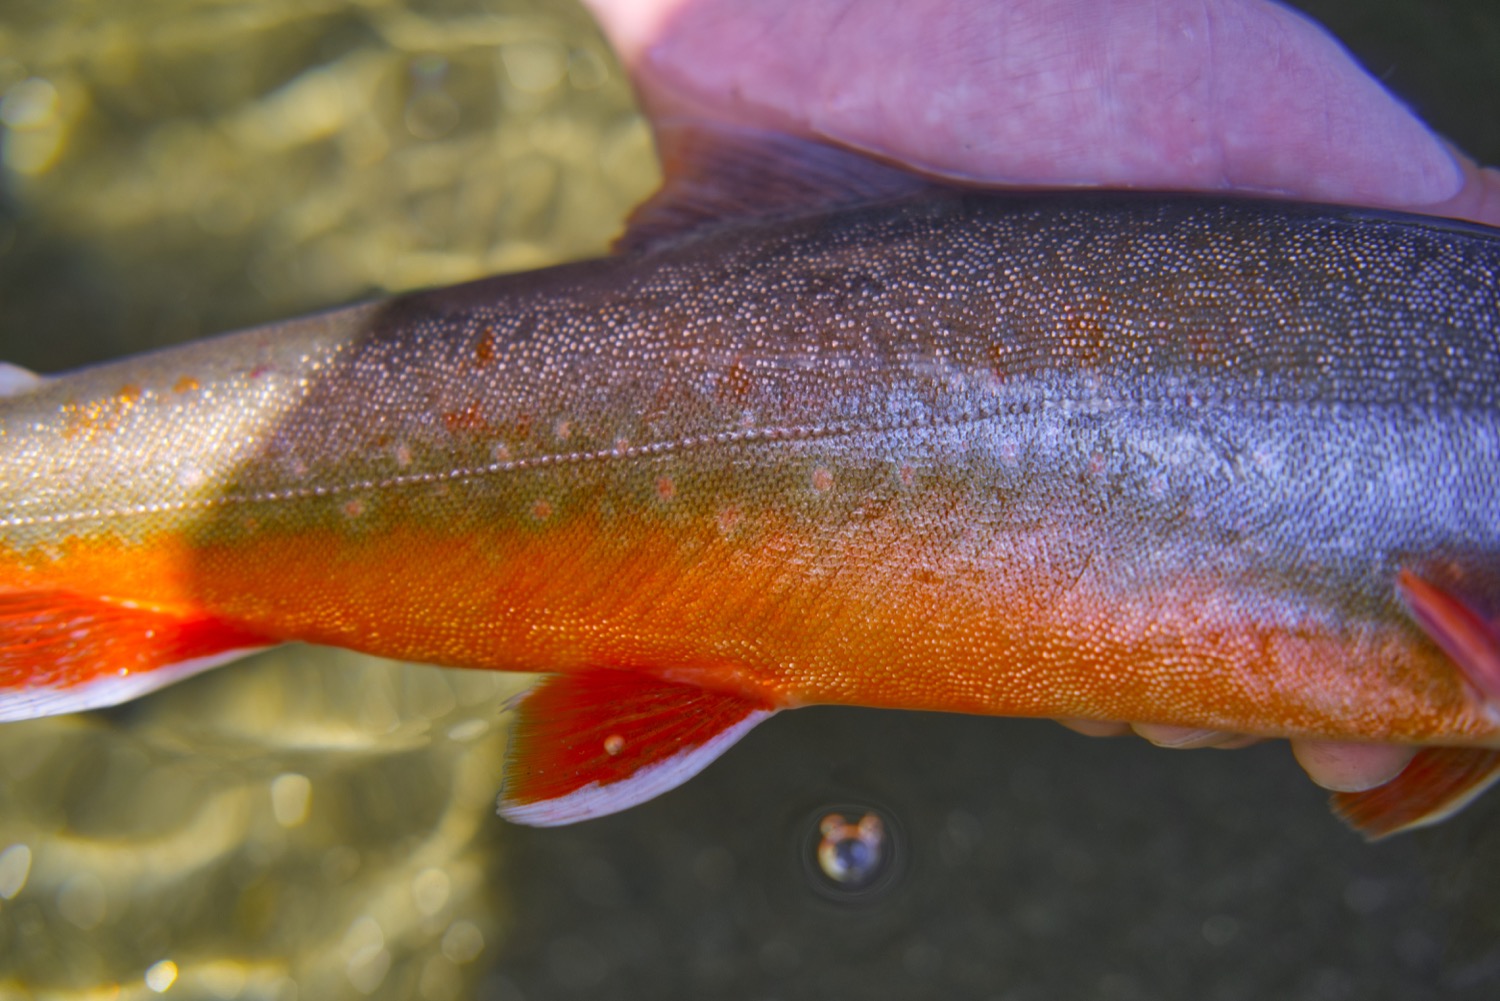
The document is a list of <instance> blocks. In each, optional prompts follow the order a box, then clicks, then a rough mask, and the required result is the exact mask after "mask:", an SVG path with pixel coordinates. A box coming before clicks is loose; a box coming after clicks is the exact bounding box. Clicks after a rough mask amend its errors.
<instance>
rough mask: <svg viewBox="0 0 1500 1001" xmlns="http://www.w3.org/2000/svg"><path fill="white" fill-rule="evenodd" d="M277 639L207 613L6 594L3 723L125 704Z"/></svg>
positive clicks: (2, 605) (0, 666)
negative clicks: (168, 610) (167, 610)
mask: <svg viewBox="0 0 1500 1001" xmlns="http://www.w3.org/2000/svg"><path fill="white" fill-rule="evenodd" d="M273 642H274V641H273V640H271V639H268V638H267V637H264V636H261V635H259V634H257V633H254V632H251V631H249V630H247V629H244V628H243V627H240V626H236V625H234V624H232V623H227V622H224V621H222V620H220V619H216V618H213V617H211V616H206V615H203V614H201V613H182V612H166V611H161V610H158V609H152V608H143V607H139V606H133V605H130V604H128V603H125V602H117V601H111V600H104V599H98V598H84V597H80V596H78V595H75V594H71V593H69V592H66V591H14V592H8V593H0V721H8V720H20V719H31V718H32V717H35V716H49V715H53V714H56V713H70V712H79V711H82V710H84V709H97V708H100V707H103V706H112V705H116V704H118V703H121V702H126V701H128V700H130V699H133V698H136V697H137V696H140V695H144V694H146V693H147V692H151V691H155V690H156V689H158V688H161V687H162V686H164V685H169V684H171V683H172V682H174V681H179V680H181V679H183V678H186V677H188V676H189V675H192V674H197V673H198V672H199V671H206V670H208V669H209V668H210V667H217V666H218V665H220V664H223V663H225V662H227V661H230V660H233V659H235V658H237V657H243V656H245V655H246V654H249V653H253V652H255V651H256V650H259V649H263V648H264V647H267V646H270V645H272V644H273Z"/></svg>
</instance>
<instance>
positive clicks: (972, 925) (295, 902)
mask: <svg viewBox="0 0 1500 1001" xmlns="http://www.w3.org/2000/svg"><path fill="white" fill-rule="evenodd" d="M0 2H3V6H4V9H3V16H0V94H3V95H4V97H3V100H0V121H3V122H4V123H5V125H4V140H3V142H4V145H3V150H0V157H3V164H4V166H3V174H0V176H3V188H0V339H3V349H4V350H3V357H5V358H6V359H8V360H11V361H14V362H18V363H20V364H25V365H30V366H34V367H38V368H42V369H56V368H60V367H65V366H69V365H75V364H80V363H84V362H87V361H91V360H96V359H99V358H104V357H110V356H113V355H116V354H120V353H124V352H126V351H130V350H139V349H141V348H144V347H148V346H152V345H157V344H163V343H168V342H172V341H177V340H182V339H186V338H190V337H194V336H199V335H202V334H205V333H209V332H213V331H216V330H223V329H229V328H233V327H238V326H244V325H248V324H251V323H255V322H259V321H262V320H269V319H275V318H279V317H284V316H289V315H294V314H296V313H300V312H305V311H308V310H311V309H315V308H319V307H322V306H326V305H331V304H335V303H340V302H346V301H351V300H354V299H359V298H362V297H366V296H369V295H371V294H375V293H377V292H380V291H395V290H399V289H405V288H412V287H417V286H422V285H428V284H435V283H442V282H452V281H459V280H462V279H464V278H468V277H473V276H477V275H481V274H485V273H489V272H492V271H497V270H515V269H521V268H529V267H535V266H539V265H542V264H545V263H548V262H552V261H556V260H562V259H567V258H574V257H580V256H587V255H592V254H597V253H600V252H602V251H603V250H604V249H605V247H606V246H607V243H608V240H609V239H610V237H611V236H612V235H613V234H614V232H615V231H616V229H617V228H618V226H619V223H620V220H621V219H622V218H623V216H624V213H625V211H626V210H627V209H628V207H629V206H630V205H631V204H632V203H634V202H635V201H637V200H638V199H639V198H640V197H642V196H643V195H644V194H645V193H646V192H647V191H649V190H650V189H651V187H652V186H653V185H654V183H655V180H656V173H655V165H654V162H653V161H652V158H651V155H650V147H649V140H648V136H647V133H646V130H645V128H644V125H643V123H642V122H641V120H640V118H639V116H638V115H637V114H636V112H635V111H634V108H633V105H632V104H631V100H630V95H629V92H628V89H627V88H626V86H625V84H624V82H623V80H622V79H621V77H620V74H619V71H618V69H617V68H616V67H615V65H614V63H613V61H612V59H611V58H610V56H609V55H608V53H607V51H606V49H605V48H604V46H603V45H602V43H601V42H600V40H599V38H598V37H597V34H596V33H595V31H594V30H593V28H592V26H591V24H590V23H589V21H588V19H587V17H586V16H585V15H584V14H583V13H582V12H580V11H578V10H576V9H574V8H572V7H569V6H564V5H559V4H553V3H541V2H532V3H518V2H510V0H505V2H494V3H479V2H463V0H450V2H446V3H438V2H429V3H421V4H410V5H407V6H405V7H403V6H402V5H399V4H396V3H381V2H376V0H370V2H366V3H361V4H352V3H337V2H332V0H324V2H313V3H309V2H306V0H266V2H257V3H241V4H233V5H224V4H218V3H213V2H211V0H136V2H132V3H127V4H120V3H115V4H99V3H91V2H87V0H66V2H56V3H23V2H18V0H0ZM1316 12H1317V13H1318V14H1319V15H1320V16H1321V17H1323V18H1325V19H1326V20H1328V21H1330V22H1331V23H1334V24H1335V25H1336V26H1338V28H1339V30H1340V31H1341V32H1342V33H1343V34H1344V37H1345V38H1346V39H1348V40H1350V42H1351V44H1353V45H1354V46H1355V47H1356V49H1357V50H1358V51H1359V52H1361V53H1362V54H1364V55H1365V58H1366V59H1367V61H1368V63H1369V65H1371V66H1372V67H1374V68H1375V70H1376V71H1377V72H1378V73H1380V74H1382V75H1384V76H1386V77H1387V78H1388V80H1389V81H1390V82H1391V83H1392V84H1393V85H1395V86H1399V87H1402V88H1405V90H1404V92H1405V93H1407V94H1408V95H1409V96H1410V98H1411V99H1412V100H1413V101H1414V102H1415V103H1416V105H1417V106H1418V107H1419V108H1421V109H1422V110H1423V111H1424V112H1425V113H1426V114H1428V115H1429V116H1430V117H1431V118H1433V120H1434V121H1437V122H1439V123H1440V125H1441V127H1442V128H1444V129H1445V130H1446V131H1447V132H1448V134H1449V135H1450V136H1452V137H1453V138H1454V139H1455V140H1457V141H1458V142H1460V143H1461V144H1463V145H1466V146H1468V147H1469V148H1470V149H1472V150H1475V151H1476V152H1479V153H1480V154H1481V155H1483V156H1484V157H1485V158H1486V159H1488V160H1490V161H1491V162H1495V161H1497V160H1500V107H1497V103H1500V15H1496V14H1494V13H1491V12H1490V11H1489V10H1488V7H1487V5H1486V4H1485V3H1484V2H1483V0H1475V2H1472V3H1468V4H1453V5H1446V6H1444V7H1442V8H1441V9H1437V8H1435V7H1434V5H1430V4H1428V5H1422V4H1414V3H1392V4H1383V5H1376V4H1363V3H1355V2H1353V0H1346V2H1334V0H1326V2H1322V3H1319V4H1317V5H1316ZM524 682H525V679H522V678H517V677H514V676H503V675H490V674H485V673H482V672H456V671H439V670H435V669H432V668H424V667H415V666H408V665H396V664H390V663H386V662H381V661H376V660H372V659H370V658H363V657H359V656H356V655H353V654H348V653H342V652H335V651H326V650H309V649H302V648H288V649H285V650H281V651H276V652H273V653H270V654H267V655H265V656H262V657H259V658H256V659H255V660H253V661H250V662H246V663H244V664H241V665H237V666H235V667H234V668H232V669H229V670H225V671H222V672H218V673H216V674H213V675H209V676H205V677H203V678H200V679H197V680H194V681H192V682H189V683H187V684H184V685H182V686H179V687H177V688H175V689H170V690H168V691H165V692H163V693H161V694H160V695H157V696H154V697H152V698H150V699H147V700H144V701H142V702H140V703H137V704H135V705H132V706H128V707H122V708H120V709H118V710H112V711H109V712H103V713H95V714H91V715H88V716H82V717H67V718H61V719H47V720H38V721H35V722H31V723H26V724H15V725H8V726H5V727H0V995H3V996H16V997H30V996H48V997H61V998H85V997H88V998H94V997H100V998H105V997H110V998H113V997H125V998H145V997H155V996H157V995H158V994H164V995H166V996H169V997H179V998H257V999H258V998H267V999H283V1001H291V999H297V998H302V999H307V998H317V999H320V1001H321V999H337V998H351V999H359V998H364V997H374V998H408V997H416V998H422V999H426V1001H448V999H457V998H464V997H483V998H490V999H495V1001H515V999H520V998H524V999H528V1001H531V999H548V998H558V999H566V998H590V999H592V998H652V999H660V998H678V997H680V998H694V999H696V998H712V997H726V998H731V997H732V998H767V999H769V998H783V999H792V998H825V997H851V996H861V997H865V998H871V999H880V998H895V997H907V996H913V995H919V996H922V995H926V996H944V997H957V998H969V997H973V998H1005V999H1010V1001H1024V999H1031V998H1036V999H1044V998H1053V997H1099V998H1121V999H1128V998H1133V997H1141V998H1147V997H1181V996H1193V997H1202V998H1211V999H1219V998H1222V999H1233V998H1247V999H1251V998H1261V997H1267V996H1276V997H1286V998H1307V999H1329V1001H1337V999H1340V998H1360V999H1378V998H1402V999H1407V998H1415V999H1421V998H1438V997H1442V998H1481V997H1490V996H1493V994H1494V992H1495V989H1496V986H1497V985H1500V911H1497V910H1496V908H1495V907H1494V906H1493V901H1494V900H1495V899H1496V896H1497V890H1500V795H1492V796H1491V797H1490V798H1489V800H1488V801H1483V802H1481V803H1480V804H1478V805H1477V806H1476V807H1474V808H1472V809H1471V810H1470V811H1469V812H1468V813H1466V814H1464V815H1463V816H1461V817H1460V818H1458V819H1457V820H1455V821H1453V822H1451V823H1449V824H1447V825H1444V826H1442V827H1440V828H1436V829H1433V830H1431V831H1427V832H1420V833H1418V834H1415V835H1411V836H1408V837H1404V838H1399V839H1396V840H1395V841H1392V842H1389V843H1385V844H1381V845H1377V846H1366V845H1364V844H1363V843H1362V842H1360V841H1359V840H1358V839H1357V838H1355V837H1354V836H1352V835H1350V834H1349V833H1347V832H1346V831H1345V830H1343V829H1342V828H1341V827H1340V826H1339V825H1338V824H1337V822H1335V821H1334V820H1332V819H1331V818H1330V817H1329V816H1328V814H1327V812H1326V810H1325V809H1324V806H1323V796H1322V794H1321V793H1320V792H1319V791H1318V790H1316V789H1315V788H1313V787H1312V786H1311V785H1310V784H1309V783H1308V782H1307V781H1306V779H1305V778H1304V777H1303V776H1302V775H1301V773H1300V772H1299V771H1298V770H1297V768H1296V766H1295V765H1294V764H1293V763H1292V761H1291V759H1290V755H1289V754H1288V753H1287V751H1286V748H1285V747H1284V746H1281V745H1267V746H1261V747H1257V748H1253V749H1250V750H1246V751H1239V752H1234V753H1224V754H1211V753H1207V752H1192V753H1170V752H1166V751H1162V750H1158V749H1155V748H1152V747H1149V746H1147V745H1145V744H1144V743H1143V742H1139V741H1091V740H1086V739H1083V738H1081V737H1078V736H1076V735H1073V734H1069V733H1066V732H1064V731H1062V730H1061V729H1059V728H1057V727H1054V726H1052V725H1050V724H1046V723H1039V722H1018V721H1000V720H986V719H962V718H946V717H935V716H921V715H916V714H898V713H881V712H873V711H858V710H831V709H816V710H806V711H802V712H798V713H793V714H786V715H783V716H781V717H779V718H778V719H777V720H775V721H773V722H771V723H769V724H767V725H765V726H763V727H761V728H759V729H758V730H757V731H755V732H754V733H752V734H751V735H750V736H749V737H748V738H747V739H746V740H745V741H744V743H743V744H742V745H741V746H740V747H738V748H736V749H735V750H734V751H733V752H732V753H731V754H729V755H728V756H727V757H726V758H725V759H724V760H722V761H721V762H720V763H719V764H717V765H715V766H714V767H713V768H711V769H710V770H709V771H708V772H707V773H705V774H704V775H703V776H701V777H699V778H698V779H696V780H695V781H693V782H692V783H690V784H689V785H688V786H687V787H685V788H684V789H682V790H679V791H677V792H675V793H672V794H670V795H668V796H666V797H663V798H662V799H660V800H658V801H656V802H653V803H651V804H648V805H646V806H644V807H641V808H638V809H636V810H632V811H630V812H628V813H625V814H622V815H619V816H616V817H610V818H606V819H604V820H601V821H598V822H595V823H591V824H587V825H583V826H579V827H573V828H566V829H559V830H527V829H521V828H515V827H511V826H508V825H506V824H505V823H503V822H502V821H500V820H498V819H497V818H496V817H495V816H494V814H493V801H494V794H495V792H496V790H497V788H498V784H499V774H500V755H501V753H502V751H503V747H504V739H505V736H504V728H505V724H506V718H505V716H504V715H503V713H502V711H501V707H502V705H503V703H504V701H505V699H506V698H508V697H509V696H510V695H511V694H513V693H514V692H515V691H516V690H518V687H519V686H521V685H523V684H524ZM872 811H873V812H875V813H876V814H877V815H878V816H880V817H882V818H883V820H882V827H881V830H882V836H881V838H880V839H878V842H879V850H880V851H881V852H882V853H888V858H889V860H890V861H889V867H888V868H884V869H881V870H880V872H879V874H878V875H877V876H876V877H875V878H874V879H872V880H871V881H869V882H858V881H856V885H855V886H853V887H852V888H843V889H841V888H840V886H839V885H838V884H837V881H830V880H827V879H826V878H820V876H819V874H818V870H819V860H818V855H817V849H818V846H819V844H820V842H821V841H822V840H823V836H822V829H821V826H820V825H821V821H822V819H823V818H825V817H826V816H828V815H829V814H830V813H838V814H839V815H841V816H843V817H845V818H846V820H848V821H849V822H851V823H854V824H856V825H857V821H858V818H859V817H860V816H863V815H864V814H866V813H869V812H872Z"/></svg>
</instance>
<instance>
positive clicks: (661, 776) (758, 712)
mask: <svg viewBox="0 0 1500 1001" xmlns="http://www.w3.org/2000/svg"><path fill="white" fill-rule="evenodd" d="M775 712H776V711H775V710H774V709H755V710H752V711H751V712H750V713H749V715H747V716H746V717H745V718H744V719H742V720H740V721H739V722H738V723H735V724H734V725H733V726H730V727H726V728H725V729H723V730H721V731H720V732H719V733H717V734H715V735H714V736H713V737H711V738H710V739H709V740H707V741H704V742H703V743H702V744H699V745H698V746H697V747H691V748H688V749H687V750H685V751H679V752H678V753H677V754H674V755H672V756H671V757H670V758H665V759H663V760H661V761H658V762H656V763H655V764H650V765H646V766H645V767H644V768H642V769H640V770H639V771H637V772H636V773H635V774H634V775H632V776H630V777H629V778H627V779H621V780H620V781H619V782H611V783H610V784H609V785H600V784H599V783H597V782H591V783H589V784H588V785H586V786H584V787H583V788H581V789H575V790H574V791H573V792H570V793H568V794H567V795H566V796H559V797H558V798H557V799H546V800H540V801H538V802H536V803H515V804H512V803H507V802H506V801H505V793H504V792H503V791H502V792H501V794H500V816H502V817H504V818H505V819H506V820H508V821H510V822H511V823H513V824H523V825H525V826H526V827H561V826H562V825H564V824H576V823H578V822H579V821H580V820H592V819H594V818H595V817H606V816H608V815H609V814H611V813H619V812H620V811H621V810H625V809H629V808H630V807H632V806H636V805H637V804H640V803H644V802H646V801H647V800H648V799H655V798H656V797H657V796H660V795H661V794H662V793H664V792H669V791H670V790H672V789H676V788H677V787H678V786H680V785H682V784H683V783H684V782H686V781H687V780H688V779H690V778H692V777H693V776H694V775H697V774H698V773H699V772H701V771H703V769H705V768H707V767H708V766H709V765H711V764H713V762H714V759H715V758H717V757H719V755H721V754H723V753H724V752H725V751H727V750H729V749H730V748H731V747H733V746H734V745H735V744H736V743H737V742H738V741H739V739H740V738H741V737H743V736H744V735H745V734H747V733H749V732H750V731H751V730H753V729H754V728H755V726H756V725H757V724H758V723H760V722H761V721H762V720H764V719H766V718H767V717H769V716H772V715H775Z"/></svg>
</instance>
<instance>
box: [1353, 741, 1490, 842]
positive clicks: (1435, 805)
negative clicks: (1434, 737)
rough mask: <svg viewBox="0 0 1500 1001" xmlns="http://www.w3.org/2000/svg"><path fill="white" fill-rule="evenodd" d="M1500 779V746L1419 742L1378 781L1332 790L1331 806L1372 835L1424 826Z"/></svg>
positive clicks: (1445, 816)
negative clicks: (1405, 761)
mask: <svg viewBox="0 0 1500 1001" xmlns="http://www.w3.org/2000/svg"><path fill="white" fill-rule="evenodd" d="M1496 779H1500V751H1495V750H1491V749H1489V748H1485V747H1424V748H1422V749H1421V750H1420V751H1418V752H1417V753H1416V756H1415V757H1413V758H1412V759H1411V764H1409V765H1407V766H1406V768H1405V770H1403V771H1402V772H1401V774H1400V775H1397V776H1396V777H1395V778H1394V779H1392V780H1391V781H1389V782H1387V783H1386V784H1385V785H1383V786H1376V787H1375V788H1374V789H1367V790H1365V791H1364V792H1340V793H1334V794H1333V796H1332V797H1331V799H1330V803H1331V804H1332V806H1333V812H1334V813H1336V814H1338V815H1339V816H1340V817H1342V818H1343V819H1344V821H1345V822H1346V823H1348V824H1349V826H1350V827H1352V828H1354V829H1355V830H1356V831H1358V832H1359V833H1361V834H1363V835H1364V836H1365V837H1367V838H1369V839H1370V840H1371V841H1375V840H1378V839H1380V838H1384V837H1387V836H1389V835H1392V834H1398V833H1400V832H1401V831H1408V830H1411V829H1412V828H1414V827H1426V826H1427V825H1428V824H1436V823H1437V822H1438V821H1440V820H1444V819H1446V818H1448V817H1451V816H1452V815H1453V814H1455V813H1457V812H1458V811H1459V810H1462V809H1463V808H1464V807H1466V806H1468V805H1469V803H1470V802H1472V801H1473V800H1474V798H1475V797H1476V796H1478V795H1479V794H1480V793H1482V792H1484V790H1485V789H1487V788H1489V786H1490V784H1491V783H1492V782H1494V781H1495V780H1496Z"/></svg>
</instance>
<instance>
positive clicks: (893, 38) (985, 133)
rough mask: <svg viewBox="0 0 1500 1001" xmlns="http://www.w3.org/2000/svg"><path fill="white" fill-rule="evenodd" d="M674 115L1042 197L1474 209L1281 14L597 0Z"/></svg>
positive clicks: (1423, 138)
mask: <svg viewBox="0 0 1500 1001" xmlns="http://www.w3.org/2000/svg"><path fill="white" fill-rule="evenodd" d="M590 3H591V6H592V7H593V9H594V10H595V12H596V13H597V14H598V16H599V18H600V20H601V22H602V23H603V24H604V26H605V28H606V31H607V32H608V33H609V34H610V36H611V38H612V40H614V41H615V43H616V44H617V45H618V46H619V47H620V48H621V50H622V52H623V53H624V57H625V58H626V60H627V63H628V64H629V65H631V67H632V69H633V71H634V72H635V75H636V78H637V82H638V84H639V85H640V86H641V88H642V89H643V92H644V93H645V95H646V96H647V98H648V99H649V100H651V101H652V102H653V103H660V102H663V101H666V102H679V103H683V104H686V105H691V106H693V107H697V108H701V109H708V112H709V113H711V114H714V115H716V116H718V117H721V118H724V119H727V120H730V121H734V122H736V123H738V124H746V125H754V126H761V127H767V128H773V129H779V130H781V131H786V132H792V133H798V134H805V135H811V136H817V137H823V138H828V139H832V140H834V141H837V142H841V143H844V144H847V145H850V146H854V147H856V148H861V149H866V150H869V151H871V152H874V153H877V154H879V155H881V156H884V157H886V158H890V159H894V160H896V161H898V162H903V163H906V164H908V165H910V166H913V167H916V168H918V169H921V170H925V171H927V172H930V173H934V174H938V175H942V176H951V177H958V178H965V179H971V180H979V181H983V182H993V183H1004V184H1028V185H1052V186H1056V185H1065V184H1079V185H1110V186H1135V187H1154V188H1172V189H1189V190H1230V189H1237V190H1253V191H1262V192H1271V193H1277V194H1283V195H1288V196H1292V197H1301V198H1314V199H1322V200H1329V201H1342V202H1350V203H1360V204H1369V205H1383V206H1391V207H1407V206H1414V205H1431V204H1437V203H1442V202H1446V201H1449V200H1451V199H1453V198H1455V197H1457V196H1458V195H1459V194H1460V192H1461V190H1462V188H1463V186H1464V180H1465V174H1464V172H1463V170H1462V168H1461V165H1460V164H1459V163H1457V162H1456V161H1455V159H1454V157H1453V156H1452V155H1451V154H1450V152H1449V151H1448V149H1447V148H1446V146H1445V145H1444V144H1443V143H1442V142H1441V141H1440V140H1438V139H1437V138H1436V137H1434V136H1433V135H1432V133H1431V132H1430V131H1429V130H1428V129H1427V128H1426V127H1425V126H1424V125H1423V124H1422V123H1421V122H1420V121H1418V120H1417V119H1416V118H1415V117H1414V116H1412V115H1411V114H1410V113H1409V112H1408V111H1407V110H1406V109H1405V108H1404V107H1402V106H1401V105H1400V104H1399V103H1398V102H1396V101H1395V100H1394V99H1393V98H1391V97H1390V95H1389V94H1387V93H1386V92H1385V91H1384V90H1383V89H1382V88H1381V87H1380V85H1379V84H1378V83H1377V82H1376V81H1375V80H1374V79H1373V78H1371V77H1370V76H1369V74H1367V73H1365V72H1364V71H1363V70H1362V69H1361V68H1360V67H1359V66H1358V65H1357V64H1356V63H1355V62H1354V60H1353V59H1352V58H1350V57H1349V55H1348V54H1347V53H1346V52H1345V51H1344V50H1343V48H1342V47H1341V46H1340V45H1339V44H1338V42H1337V41H1335V40H1334V39H1333V38H1332V37H1330V36H1329V35H1328V34H1327V33H1326V32H1325V31H1323V29H1321V28H1320V27H1319V26H1317V25H1316V24H1314V23H1313V22H1312V21H1310V20H1308V19H1306V18H1305V17H1303V16H1302V15H1300V14H1297V13H1294V12H1293V11H1291V10H1288V9H1287V8H1284V7H1281V6H1279V5H1276V4H1272V3H1268V2H1262V0H1149V2H1141V3H1130V4H1121V3H1117V2H1113V0H1075V2H1073V3H1068V4H1057V3H1051V2H1048V0H1001V2H994V0H948V2H944V3H910V2H908V0H867V2H862V3H858V4H848V3H819V2H809V0H763V2H758V3H754V4H746V3H743V0H631V2H625V0H590Z"/></svg>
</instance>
